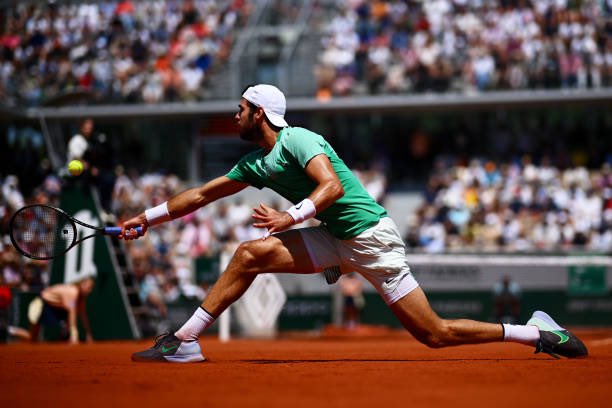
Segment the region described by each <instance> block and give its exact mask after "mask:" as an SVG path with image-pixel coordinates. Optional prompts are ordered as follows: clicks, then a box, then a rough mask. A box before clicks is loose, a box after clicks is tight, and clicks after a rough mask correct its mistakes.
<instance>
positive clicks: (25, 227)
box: [10, 204, 142, 260]
mask: <svg viewBox="0 0 612 408" xmlns="http://www.w3.org/2000/svg"><path fill="white" fill-rule="evenodd" d="M77 224H79V225H81V226H83V227H87V228H90V229H92V230H93V231H94V233H93V234H91V235H88V236H86V237H83V238H81V239H78V238H79V234H78V231H77ZM135 229H136V232H137V233H138V235H142V228H141V227H138V228H135ZM120 233H121V227H95V226H93V225H89V224H86V223H84V222H83V221H79V220H77V219H76V218H74V217H72V216H71V215H69V214H68V213H66V212H65V211H63V210H61V209H59V208H55V207H52V206H50V205H44V204H34V205H28V206H25V207H23V208H21V209H19V210H17V212H16V213H15V214H13V216H12V217H11V222H10V236H11V241H12V242H13V245H14V246H15V248H16V249H17V250H18V251H19V252H20V253H21V254H22V255H24V256H27V257H28V258H31V259H39V260H47V259H53V258H56V257H58V256H60V255H63V254H65V253H66V252H68V251H69V250H70V249H71V248H73V247H74V246H76V245H78V244H80V243H81V242H83V241H85V240H86V239H89V238H92V237H97V236H100V235H112V236H117V235H119V234H120Z"/></svg>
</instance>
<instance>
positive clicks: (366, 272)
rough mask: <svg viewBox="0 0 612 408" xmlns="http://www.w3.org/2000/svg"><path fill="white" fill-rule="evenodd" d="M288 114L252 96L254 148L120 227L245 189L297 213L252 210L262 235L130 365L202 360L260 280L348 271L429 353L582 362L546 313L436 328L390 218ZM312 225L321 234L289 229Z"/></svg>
mask: <svg viewBox="0 0 612 408" xmlns="http://www.w3.org/2000/svg"><path fill="white" fill-rule="evenodd" d="M285 110H286V102H285V96H284V95H283V93H282V92H281V91H280V90H279V89H278V88H276V87H274V86H272V85H263V84H260V85H255V86H251V87H248V88H247V89H246V90H245V92H244V93H243V95H242V98H241V100H240V103H239V105H238V112H237V113H236V116H235V119H236V122H237V125H238V127H239V132H240V137H241V138H242V139H244V140H248V141H250V142H253V143H255V144H256V145H258V146H259V149H257V150H255V151H253V152H251V153H249V154H247V155H245V156H244V157H243V158H242V159H241V160H240V161H239V162H238V163H237V164H236V165H235V166H234V167H233V168H232V169H231V170H230V171H229V173H227V174H226V175H225V176H221V177H218V178H216V179H214V180H212V181H209V182H207V183H206V184H204V185H202V186H200V187H197V188H193V189H190V190H187V191H184V192H182V193H180V194H178V195H176V196H174V197H172V198H170V199H169V200H168V201H167V202H164V203H163V204H160V205H158V206H156V207H153V208H150V209H147V210H146V211H145V212H144V213H142V214H140V215H138V216H136V217H134V218H132V219H130V220H128V221H127V222H125V224H124V225H123V231H122V235H121V236H122V237H123V238H125V239H135V238H137V236H136V235H135V234H134V230H133V228H135V227H137V226H142V228H143V229H144V231H145V232H146V230H147V228H149V227H153V226H155V225H158V224H160V223H163V222H167V221H170V220H172V219H174V218H179V217H182V216H184V215H186V214H188V213H191V212H192V211H195V210H197V209H199V208H200V207H203V206H205V205H207V204H209V203H211V202H213V201H215V200H218V199H220V198H222V197H226V196H229V195H231V194H234V193H237V192H239V191H241V190H243V189H244V188H246V187H247V186H254V187H257V188H260V189H261V188H263V187H268V188H271V189H272V190H274V191H276V192H277V193H279V194H280V195H282V196H283V197H285V198H286V199H288V200H289V201H291V202H292V203H294V204H295V205H293V206H291V207H289V208H287V210H286V211H276V210H274V209H272V208H271V207H268V206H267V205H265V204H260V205H259V207H258V208H255V209H254V213H253V218H254V219H255V222H254V224H253V225H254V226H255V227H258V228H265V229H267V234H266V236H265V237H264V238H263V239H259V240H255V241H248V242H243V243H242V244H240V246H239V247H238V249H237V250H236V252H235V254H234V256H233V258H232V260H231V261H230V263H229V265H228V266H227V269H226V270H225V272H224V273H223V274H221V276H220V277H219V279H218V281H217V282H216V283H215V285H214V286H213V287H212V289H211V291H210V292H209V293H208V295H207V296H206V298H205V299H204V301H203V302H202V305H201V306H200V307H199V308H198V309H197V310H196V311H195V313H194V314H193V316H192V317H191V318H189V319H188V320H187V321H186V322H185V324H184V325H183V326H182V327H181V328H180V329H179V330H178V331H176V332H175V333H166V334H164V335H161V336H158V338H157V339H156V340H155V344H154V346H153V347H152V348H150V349H147V350H144V351H141V352H137V353H134V354H133V355H132V360H134V361H169V362H196V361H203V360H204V356H203V355H202V352H201V349H200V345H199V343H198V336H199V335H200V333H201V332H202V331H203V330H204V329H206V328H207V327H209V326H210V325H211V324H212V323H213V322H214V320H215V319H216V318H217V316H219V315H220V314H221V313H222V312H223V311H224V310H225V309H226V308H227V307H228V306H229V305H231V304H232V303H233V302H234V301H236V300H237V299H238V298H240V296H242V294H243V293H244V292H245V291H246V290H247V288H248V287H249V285H250V284H251V283H252V282H253V280H254V279H255V277H256V276H257V275H258V274H260V273H270V272H291V273H320V272H322V273H324V274H325V278H326V279H327V282H328V283H330V284H332V283H334V282H335V281H337V280H338V278H339V277H340V276H341V274H344V273H350V272H353V271H356V272H358V273H360V274H361V275H363V276H364V277H365V278H366V279H367V280H368V281H370V283H371V284H372V285H374V287H375V288H376V290H377V291H378V292H379V293H380V295H381V296H382V297H383V299H384V301H385V302H386V303H387V305H389V307H390V308H391V310H392V311H393V313H394V314H395V316H397V318H398V319H399V321H400V322H401V323H402V325H403V326H404V327H405V328H406V329H407V330H408V331H409V332H410V333H411V334H412V335H413V336H414V337H416V338H417V339H418V340H419V341H420V342H422V343H424V344H425V345H427V346H429V347H432V348H440V347H446V346H454V345H460V344H474V343H487V342H499V341H510V342H517V343H522V344H526V345H529V346H532V347H535V352H536V353H538V352H545V353H549V354H551V355H554V356H558V355H560V356H565V357H568V358H574V357H585V356H587V354H588V352H587V349H586V347H585V346H584V344H583V343H582V342H581V341H580V339H578V338H577V337H576V336H574V335H573V334H572V333H570V332H569V331H567V330H566V329H564V328H562V327H560V326H559V325H558V324H557V323H555V321H554V320H553V319H552V318H551V317H550V316H548V315H547V314H546V313H544V312H540V311H538V312H535V313H534V315H533V316H532V318H531V319H530V320H529V321H528V322H527V325H524V326H523V325H510V324H503V325H502V324H493V323H483V322H477V321H472V320H445V319H441V318H440V317H439V316H438V315H437V314H436V313H435V312H434V311H433V310H432V309H431V307H430V305H429V303H428V301H427V298H426V296H425V294H424V293H423V290H422V289H421V288H420V287H419V284H418V283H417V281H416V280H415V279H414V277H413V276H412V274H411V272H410V268H409V266H408V262H407V259H406V254H405V248H404V242H403V241H402V238H401V236H400V233H399V231H398V228H397V226H396V225H395V223H394V222H393V221H392V220H391V219H390V218H389V216H388V215H387V212H386V210H385V209H384V208H383V207H381V206H380V205H378V204H377V203H376V202H375V201H374V200H373V199H372V198H371V197H370V196H369V195H368V193H367V192H366V191H365V189H364V187H363V186H362V185H361V184H360V182H359V181H358V180H357V178H356V177H355V176H354V175H353V173H352V172H351V170H350V169H349V168H348V167H347V166H346V165H345V164H344V162H343V161H342V160H341V159H340V158H339V157H338V155H337V154H336V152H335V151H334V149H333V148H332V147H331V146H330V145H329V143H328V142H327V141H326V140H325V139H324V138H323V137H322V136H320V135H318V134H316V133H313V132H311V131H309V130H307V129H304V128H299V127H290V126H289V125H288V124H287V122H286V121H285V118H284V116H285ZM313 217H314V218H316V219H318V220H320V221H321V224H320V226H317V227H311V228H296V229H288V228H290V227H292V226H293V225H296V224H300V223H301V222H303V221H305V220H307V219H310V218H313ZM143 233H144V232H143Z"/></svg>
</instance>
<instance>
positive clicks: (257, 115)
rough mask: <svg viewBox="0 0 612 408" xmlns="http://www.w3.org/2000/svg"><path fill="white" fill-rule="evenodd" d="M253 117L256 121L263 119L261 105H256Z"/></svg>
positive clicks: (263, 114) (264, 114) (263, 113)
mask: <svg viewBox="0 0 612 408" xmlns="http://www.w3.org/2000/svg"><path fill="white" fill-rule="evenodd" d="M254 117H255V120H256V121H258V122H259V121H262V120H265V117H266V113H265V112H264V110H263V108H262V107H261V106H258V107H257V110H256V111H255V115H254Z"/></svg>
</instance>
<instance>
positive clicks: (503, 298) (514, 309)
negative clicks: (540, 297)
mask: <svg viewBox="0 0 612 408" xmlns="http://www.w3.org/2000/svg"><path fill="white" fill-rule="evenodd" d="M493 305H494V310H495V321H496V322H498V323H510V324H516V322H518V321H520V316H521V287H520V286H519V284H518V283H517V282H516V281H514V280H513V279H512V278H511V277H510V276H504V277H503V278H502V280H501V281H500V282H497V283H496V284H495V285H494V286H493Z"/></svg>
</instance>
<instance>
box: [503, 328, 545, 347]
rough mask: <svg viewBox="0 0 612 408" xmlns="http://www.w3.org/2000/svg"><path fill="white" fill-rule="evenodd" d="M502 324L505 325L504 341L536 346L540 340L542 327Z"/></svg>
mask: <svg viewBox="0 0 612 408" xmlns="http://www.w3.org/2000/svg"><path fill="white" fill-rule="evenodd" d="M502 326H503V327H504V341H512V342H514V343H521V344H527V345H528V346H535V344H536V343H537V342H538V340H540V329H539V328H538V326H532V325H526V326H519V325H516V324H503V325H502Z"/></svg>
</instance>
